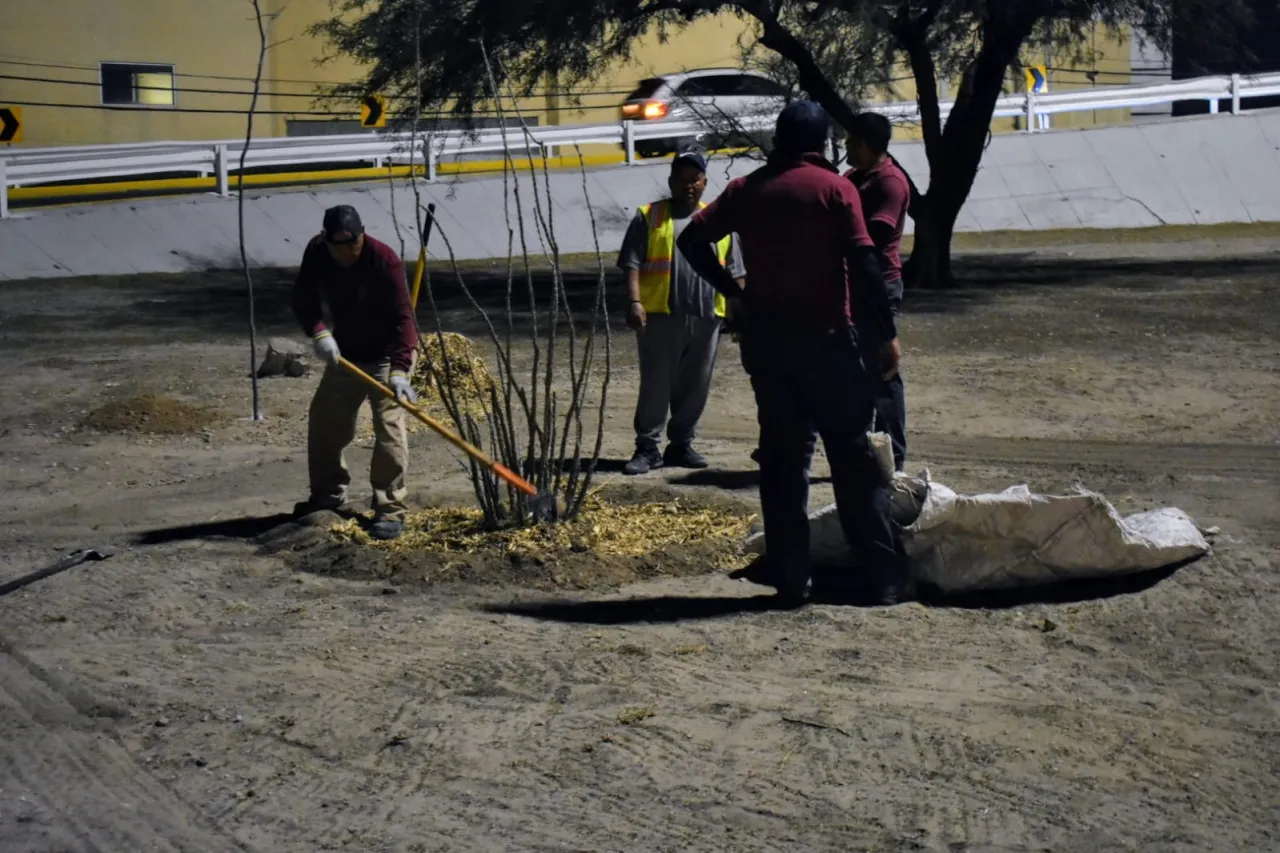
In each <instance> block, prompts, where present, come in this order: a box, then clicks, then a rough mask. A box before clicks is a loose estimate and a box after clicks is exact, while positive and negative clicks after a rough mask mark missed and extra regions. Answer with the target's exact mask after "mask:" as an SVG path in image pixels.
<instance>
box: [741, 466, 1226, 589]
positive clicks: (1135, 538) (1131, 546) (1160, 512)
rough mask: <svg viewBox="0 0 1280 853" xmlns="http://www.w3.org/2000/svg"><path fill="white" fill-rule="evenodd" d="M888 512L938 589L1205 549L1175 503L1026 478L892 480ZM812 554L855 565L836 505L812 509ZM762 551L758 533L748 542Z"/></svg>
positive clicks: (1064, 573) (1006, 584) (985, 585)
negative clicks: (1036, 485)
mask: <svg viewBox="0 0 1280 853" xmlns="http://www.w3.org/2000/svg"><path fill="white" fill-rule="evenodd" d="M892 496H893V515H894V519H895V520H896V521H897V522H898V523H899V524H901V525H902V526H903V527H904V533H903V540H904V546H905V548H906V551H907V554H908V556H909V558H910V565H911V572H912V574H913V575H914V576H915V577H916V579H917V580H919V581H922V582H926V583H929V584H932V585H934V586H936V587H938V588H939V589H941V590H943V591H944V592H962V591H972V590H981V589H1008V588H1012V587H1025V586H1038V585H1041V584H1047V583H1053V582H1056V581H1063V580H1073V579H1083V578H1098V577H1108V576H1118V575H1125V574H1132V573H1135V572H1141V571H1147V570H1150V569H1158V568H1161V567H1164V566H1169V565H1173V564H1175V563H1179V562H1182V561H1183V560H1188V559H1191V558H1192V557H1198V556H1201V555H1203V554H1205V553H1207V552H1208V550H1209V543H1208V542H1207V541H1206V540H1205V538H1204V536H1203V535H1202V534H1201V532H1200V529H1199V527H1197V526H1196V523H1195V522H1194V521H1192V519H1191V518H1190V517H1189V516H1188V515H1187V514H1186V513H1184V512H1183V511H1182V510H1180V509H1175V508H1165V509H1157V510H1152V511H1150V512H1142V513H1137V514H1135V515H1130V516H1126V517H1123V518H1122V517H1121V516H1120V514H1119V513H1117V512H1116V511H1115V508H1114V507H1112V506H1111V504H1110V503H1108V502H1107V500H1106V499H1105V498H1104V497H1103V496H1102V495H1100V494H1098V493H1096V492H1090V491H1087V490H1084V489H1080V490H1078V491H1077V492H1076V493H1074V494H1070V495H1038V494H1034V493H1032V492H1031V490H1030V489H1029V488H1028V487H1027V486H1025V485H1019V486H1014V487H1012V488H1009V489H1006V490H1005V491H1003V492H1000V493H999V494H991V495H958V494H956V493H955V492H954V491H952V490H951V489H949V488H947V487H946V486H944V485H942V484H941V483H936V482H933V481H931V480H930V479H929V475H928V472H926V473H925V474H924V475H923V476H921V477H907V476H904V475H902V474H899V475H896V476H895V477H894V479H893V489H892ZM809 532H810V546H809V550H810V555H811V557H812V559H813V561H814V563H817V564H819V565H824V566H856V564H857V560H856V558H855V556H854V554H853V552H852V551H851V550H850V548H849V544H848V542H847V541H846V540H845V538H844V531H843V530H842V529H841V527H840V519H839V517H838V516H837V514H836V508H835V505H834V504H831V505H828V506H825V507H822V508H821V509H819V510H817V511H815V512H813V513H810V515H809ZM746 549H747V551H748V552H749V553H756V554H763V553H764V552H765V543H764V535H763V534H759V533H758V534H756V535H754V536H752V537H750V538H749V539H748V540H747V542H746Z"/></svg>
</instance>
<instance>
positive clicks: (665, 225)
mask: <svg viewBox="0 0 1280 853" xmlns="http://www.w3.org/2000/svg"><path fill="white" fill-rule="evenodd" d="M698 207H699V208H703V207H706V205H705V204H699V205H698ZM640 215H641V216H643V217H644V220H645V223H646V224H647V225H648V227H649V242H648V245H647V247H646V249H645V253H644V257H645V261H644V263H643V264H641V265H640V303H641V304H642V305H643V306H644V310H645V313H646V314H670V313H671V262H672V259H673V258H674V257H675V252H676V226H675V223H674V222H673V221H672V219H671V202H669V201H656V202H654V203H653V204H646V205H644V206H643V207H641V208H640ZM732 245H733V238H732V237H725V238H724V239H723V240H721V241H720V242H719V243H718V244H717V245H716V249H717V253H718V254H719V256H720V263H722V264H723V263H725V262H726V261H727V260H728V259H729V249H730V247H731V246H732ZM715 312H716V316H717V317H723V316H724V296H723V295H721V293H720V292H719V291H716V300H715Z"/></svg>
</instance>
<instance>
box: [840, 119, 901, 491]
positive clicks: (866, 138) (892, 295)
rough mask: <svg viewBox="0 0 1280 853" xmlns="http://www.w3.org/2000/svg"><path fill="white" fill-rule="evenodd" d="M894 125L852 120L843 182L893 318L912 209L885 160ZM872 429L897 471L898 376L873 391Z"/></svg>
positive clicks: (892, 163)
mask: <svg viewBox="0 0 1280 853" xmlns="http://www.w3.org/2000/svg"><path fill="white" fill-rule="evenodd" d="M892 136H893V125H892V124H890V123H889V119H887V118H885V117H884V116H882V115H880V114H879V113H870V112H864V113H859V114H858V115H857V116H855V117H854V122H853V126H852V127H850V128H849V133H848V140H847V141H848V143H849V145H848V148H849V165H851V166H853V168H852V169H850V170H849V171H848V172H846V173H845V177H846V178H848V179H849V180H850V181H852V182H853V185H854V186H855V187H857V188H858V197H859V198H860V199H861V200H862V218H863V219H865V220H866V222H867V232H868V233H869V234H870V235H871V239H872V241H873V242H874V243H875V244H876V251H877V252H878V253H879V255H880V271H881V272H882V273H883V274H884V283H885V287H887V288H888V289H889V303H890V305H891V306H892V307H893V313H894V315H895V316H897V314H898V310H899V309H900V308H901V307H902V252H901V249H902V232H903V228H904V227H905V225H906V221H907V208H908V207H909V206H910V205H911V181H910V180H909V179H908V178H907V173H906V172H904V171H902V167H900V166H899V165H898V162H897V161H896V160H894V159H893V157H892V156H890V155H889V140H890V138H892ZM875 396H876V401H875V409H876V416H875V427H876V429H878V430H879V431H881V432H886V433H888V434H889V438H890V439H891V440H892V442H893V464H894V467H896V468H897V469H898V470H899V471H901V470H902V468H903V466H904V464H905V463H906V457H907V401H906V393H905V391H904V389H903V386H902V374H901V373H897V372H895V373H894V374H893V376H891V377H889V378H888V379H883V380H881V382H880V383H879V385H878V386H877V388H876V395H875Z"/></svg>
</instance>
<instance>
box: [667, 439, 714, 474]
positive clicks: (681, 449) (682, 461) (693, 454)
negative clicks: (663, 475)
mask: <svg viewBox="0 0 1280 853" xmlns="http://www.w3.org/2000/svg"><path fill="white" fill-rule="evenodd" d="M662 461H663V462H664V463H665V464H666V466H667V467H668V468H690V469H692V470H695V471H700V470H702V469H703V468H707V467H709V466H710V465H711V463H710V462H708V461H707V457H705V456H703V455H702V454H701V453H699V452H698V451H696V450H694V449H693V445H691V444H669V445H667V452H666V453H664V454H662Z"/></svg>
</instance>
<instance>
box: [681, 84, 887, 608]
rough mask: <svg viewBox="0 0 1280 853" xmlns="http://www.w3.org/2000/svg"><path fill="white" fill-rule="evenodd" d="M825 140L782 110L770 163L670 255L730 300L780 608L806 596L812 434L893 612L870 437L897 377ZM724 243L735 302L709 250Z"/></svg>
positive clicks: (801, 116)
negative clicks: (748, 380)
mask: <svg viewBox="0 0 1280 853" xmlns="http://www.w3.org/2000/svg"><path fill="white" fill-rule="evenodd" d="M829 128H830V122H829V119H828V117H827V114H826V112H825V111H823V109H822V108H821V107H820V106H818V105H817V104H816V103H813V102H811V101H798V102H795V103H792V104H790V105H788V106H787V108H786V109H784V110H783V111H782V113H781V115H779V116H778V123H777V131H776V136H775V138H774V151H773V152H772V153H771V154H770V157H769V162H768V164H767V165H765V166H764V167H762V168H760V169H758V170H756V171H755V172H753V173H752V174H750V175H748V176H746V177H745V178H739V179H737V180H735V181H732V182H731V183H730V184H729V185H728V186H727V187H726V188H725V190H724V192H723V193H722V194H721V195H720V197H719V198H718V199H716V200H715V201H714V202H713V203H712V204H711V205H710V206H709V207H707V208H705V209H703V210H702V211H701V212H700V213H698V214H697V215H695V216H694V217H693V219H692V221H691V222H690V223H689V225H688V226H687V227H686V228H685V230H684V233H683V234H681V236H680V239H679V240H678V241H677V245H678V246H679V248H680V250H681V251H683V252H684V253H685V257H686V258H687V259H688V260H689V263H690V264H691V265H692V266H693V267H694V269H696V270H697V271H698V272H699V273H700V274H701V275H702V276H703V277H704V278H705V279H706V280H707V281H709V282H711V283H712V284H713V285H714V286H715V287H716V289H717V290H720V291H721V292H722V293H725V294H726V295H731V296H734V297H736V298H737V299H738V300H739V301H740V304H739V306H738V309H739V310H738V311H735V315H736V316H740V317H742V318H743V329H744V331H743V339H742V345H743V346H745V347H748V348H749V350H750V352H749V360H750V362H751V365H752V380H753V382H752V384H753V387H754V388H755V393H756V405H757V408H758V416H759V420H760V475H761V482H760V502H761V505H762V509H763V514H764V527H765V542H766V550H767V552H768V558H767V567H768V572H769V577H770V583H771V585H773V586H774V587H775V588H776V589H777V591H778V595H779V600H780V602H781V603H783V604H784V605H797V604H801V603H803V602H804V601H805V600H806V598H807V596H808V586H809V580H810V575H811V570H812V566H811V563H810V557H809V518H808V504H809V467H810V464H811V462H812V459H813V452H814V449H815V447H816V444H817V438H818V437H819V436H821V438H822V442H823V445H824V446H825V448H826V451H827V459H828V461H829V462H830V465H831V476H832V480H833V483H834V485H835V493H836V504H837V509H838V513H839V516H840V522H841V526H842V527H843V529H844V533H845V536H846V537H847V539H848V540H849V542H850V544H851V545H852V546H853V548H854V550H855V552H856V553H857V554H858V556H859V558H860V560H861V562H862V566H863V568H864V569H865V570H866V572H867V574H868V575H869V576H870V580H871V581H872V584H873V586H874V587H875V590H876V594H875V598H876V600H877V601H879V602H882V603H885V604H893V603H897V602H898V601H901V600H904V599H905V598H906V597H908V596H909V595H910V594H911V584H910V581H909V579H908V578H907V575H906V571H905V561H904V559H903V557H902V553H901V549H900V548H899V544H898V540H897V535H896V531H895V529H894V527H893V525H892V522H891V521H890V518H889V491H888V484H887V483H886V481H885V477H884V474H883V472H882V471H881V469H880V466H879V464H878V462H877V461H876V457H875V454H874V452H873V451H872V449H871V445H870V442H868V440H867V435H866V430H867V426H868V424H870V423H871V418H872V406H873V404H872V398H873V393H874V387H875V382H876V381H877V380H876V377H877V373H879V374H881V375H889V374H891V373H892V372H894V371H896V370H897V366H898V359H899V355H900V353H899V349H898V340H897V328H896V326H895V321H894V316H893V311H892V309H891V308H890V305H889V298H888V294H887V292H886V290H885V287H884V278H883V276H882V275H881V273H880V264H879V261H878V260H877V255H876V251H875V248H874V244H873V243H872V240H871V238H870V236H869V235H868V234H867V228H866V223H865V222H864V221H863V218H862V208H861V204H860V203H859V200H858V194H857V191H856V190H855V189H854V187H853V185H852V184H851V183H850V182H849V181H847V180H845V179H843V178H842V177H841V176H840V173H839V172H838V171H837V170H836V168H835V167H834V166H832V165H831V163H829V162H828V161H827V160H826V159H825V158H824V157H823V155H822V151H823V150H824V148H825V146H826V141H827V137H828V134H829V132H830V131H829ZM734 232H736V233H737V234H738V235H739V237H740V238H741V240H742V253H743V261H744V264H745V266H746V268H747V286H746V288H745V290H742V289H739V288H738V286H737V284H736V283H735V282H734V280H733V278H732V276H730V275H728V274H727V273H726V272H725V271H724V269H723V267H720V266H719V264H718V261H717V258H716V257H715V254H714V252H711V251H710V250H709V249H707V248H706V247H707V246H709V245H711V244H713V243H714V242H715V241H716V240H719V239H721V238H723V237H724V236H725V235H727V234H730V233H734ZM851 290H855V291H856V293H857V298H856V299H854V300H852V302H853V305H852V306H851V299H850V291H851ZM854 306H856V313H855V308H854Z"/></svg>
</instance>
